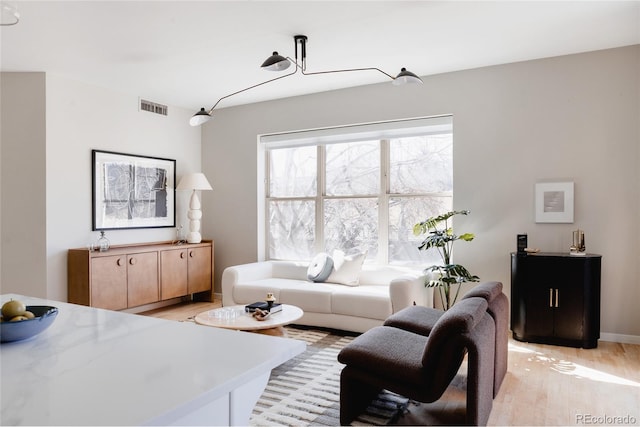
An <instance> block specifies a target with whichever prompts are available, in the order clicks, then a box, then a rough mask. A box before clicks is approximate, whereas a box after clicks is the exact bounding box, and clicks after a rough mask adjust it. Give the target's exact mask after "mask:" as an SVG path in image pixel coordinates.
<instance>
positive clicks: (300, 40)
mask: <svg viewBox="0 0 640 427" xmlns="http://www.w3.org/2000/svg"><path fill="white" fill-rule="evenodd" d="M307 40H308V38H307V36H303V35H297V36H293V43H294V48H295V57H296V59H295V61H294V60H292V59H291V58H287V59H288V60H289V61H291V62H293V63H294V64H295V65H296V67H297V68H300V71H301V72H302V74H304V75H305V76H313V75H316V74H332V73H346V72H350V71H377V72H379V73H382V74H384V75H385V76H387V77H389V78H390V79H391V80H395V79H396V78H395V77H394V76H392V75H391V74H388V73H385V72H384V71H382V70H381V69H380V68H376V67H365V68H347V69H340V70H328V71H314V72H311V73H308V72H307ZM298 45H300V55H301V61H300V62H301V64H298Z"/></svg>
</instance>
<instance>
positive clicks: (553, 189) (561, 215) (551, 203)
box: [536, 182, 573, 223]
mask: <svg viewBox="0 0 640 427" xmlns="http://www.w3.org/2000/svg"><path fill="white" fill-rule="evenodd" d="M536 222H554V223H572V222H573V182H539V183H537V184H536Z"/></svg>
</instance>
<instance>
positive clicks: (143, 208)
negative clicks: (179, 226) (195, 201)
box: [91, 150, 176, 230]
mask: <svg viewBox="0 0 640 427" xmlns="http://www.w3.org/2000/svg"><path fill="white" fill-rule="evenodd" d="M91 158H92V161H93V163H92V175H93V176H92V184H93V191H92V193H93V194H92V195H93V197H92V199H93V206H92V212H93V221H92V225H93V230H113V229H125V228H161V227H175V223H176V204H175V194H176V193H175V187H176V186H175V182H176V161H175V160H172V159H163V158H159V157H149V156H138V155H134V154H125V153H115V152H111V151H99V150H92V151H91Z"/></svg>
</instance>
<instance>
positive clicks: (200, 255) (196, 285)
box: [188, 246, 213, 294]
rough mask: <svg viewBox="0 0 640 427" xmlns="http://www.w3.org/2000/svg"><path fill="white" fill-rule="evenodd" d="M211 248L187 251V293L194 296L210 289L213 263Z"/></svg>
mask: <svg viewBox="0 0 640 427" xmlns="http://www.w3.org/2000/svg"><path fill="white" fill-rule="evenodd" d="M211 254H212V247H211V246H209V247H202V248H193V249H189V263H188V265H189V273H188V277H189V293H190V294H195V293H198V292H204V291H208V290H210V289H211V274H212V268H213V262H212V258H211Z"/></svg>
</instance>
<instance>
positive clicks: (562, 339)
mask: <svg viewBox="0 0 640 427" xmlns="http://www.w3.org/2000/svg"><path fill="white" fill-rule="evenodd" d="M601 258H602V257H601V256H600V255H595V254H590V255H586V256H570V255H568V254H555V253H541V254H532V255H531V254H529V255H527V254H516V253H512V254H511V329H512V331H513V337H514V339H516V340H519V341H530V342H537V343H545V344H556V345H566V346H572V347H584V348H593V347H596V346H597V343H598V338H599V337H600V268H601V266H600V264H601Z"/></svg>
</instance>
